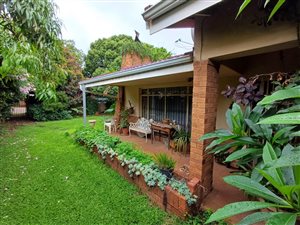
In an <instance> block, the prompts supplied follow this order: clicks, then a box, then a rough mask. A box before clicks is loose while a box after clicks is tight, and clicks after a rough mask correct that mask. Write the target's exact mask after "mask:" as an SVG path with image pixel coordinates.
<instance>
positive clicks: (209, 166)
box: [190, 60, 218, 197]
mask: <svg viewBox="0 0 300 225" xmlns="http://www.w3.org/2000/svg"><path fill="white" fill-rule="evenodd" d="M217 97H218V72H217V70H216V68H215V67H214V65H213V64H212V62H211V61H209V60H204V61H194V78H193V108H192V134H191V154H190V178H198V179H199V180H200V185H201V186H202V188H204V192H203V197H204V196H205V195H207V194H208V193H209V192H210V191H211V189H212V180H213V156H212V155H208V154H206V152H205V148H206V146H207V144H208V141H205V142H203V141H202V142H200V141H198V140H199V138H200V137H201V136H202V135H203V134H205V133H208V132H211V131H214V130H215V125H216V117H217Z"/></svg>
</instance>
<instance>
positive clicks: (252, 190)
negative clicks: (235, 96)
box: [206, 85, 300, 225]
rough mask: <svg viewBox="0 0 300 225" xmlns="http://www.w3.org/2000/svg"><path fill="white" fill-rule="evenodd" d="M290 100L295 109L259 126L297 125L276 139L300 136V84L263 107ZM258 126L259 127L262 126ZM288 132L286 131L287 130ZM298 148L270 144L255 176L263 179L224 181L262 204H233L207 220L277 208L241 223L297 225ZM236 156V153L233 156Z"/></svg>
mask: <svg viewBox="0 0 300 225" xmlns="http://www.w3.org/2000/svg"><path fill="white" fill-rule="evenodd" d="M287 99H292V100H294V102H295V104H294V106H292V108H289V109H288V111H286V112H284V113H280V112H278V114H277V115H274V116H271V117H268V118H265V119H263V120H262V121H260V122H259V124H276V125H284V124H296V126H298V127H297V129H296V131H295V132H294V131H292V129H288V128H287V127H286V129H287V130H282V131H281V132H279V131H278V132H277V133H275V134H272V137H273V138H275V137H278V136H279V134H281V133H283V132H285V133H287V135H288V136H292V137H294V136H300V132H299V124H300V110H299V101H298V100H299V99H300V85H296V86H295V85H291V86H289V87H287V88H285V89H282V90H278V91H276V92H274V93H273V94H272V95H271V96H267V97H265V98H264V99H263V100H262V101H261V102H259V103H258V104H259V105H272V104H274V103H276V102H280V101H284V100H287ZM259 124H255V125H259ZM283 129H285V128H283ZM294 144H295V145H296V146H298V147H293V146H292V145H291V144H286V145H285V146H284V148H282V149H279V151H278V149H275V148H274V143H270V142H269V141H266V143H265V145H264V147H263V151H262V156H261V157H262V163H261V164H260V166H257V167H256V168H255V169H254V170H253V173H252V174H255V172H256V174H259V175H260V176H261V177H262V178H263V180H261V179H255V178H254V177H251V178H249V177H246V176H240V175H235V176H228V177H225V178H224V181H225V182H226V183H228V184H230V185H233V186H235V187H237V188H239V189H241V190H244V191H245V192H246V193H248V194H249V195H252V196H254V197H256V198H259V199H261V200H262V201H244V202H236V203H231V204H229V205H226V206H224V207H223V208H221V209H219V210H217V211H216V212H215V213H214V214H213V215H211V217H210V218H209V219H208V220H207V221H206V223H210V222H213V221H217V220H221V219H225V218H228V217H231V216H234V215H237V214H240V213H244V212H248V211H253V210H261V209H269V208H275V211H274V212H272V211H270V210H267V211H266V212H255V213H253V214H250V215H249V216H247V217H245V218H244V219H243V220H242V221H240V222H239V223H238V224H243V225H247V224H255V223H258V222H261V221H267V223H266V224H270V225H271V224H272V225H273V224H286V225H294V224H296V220H297V219H299V217H300V147H299V142H295V143H294ZM233 154H234V153H233Z"/></svg>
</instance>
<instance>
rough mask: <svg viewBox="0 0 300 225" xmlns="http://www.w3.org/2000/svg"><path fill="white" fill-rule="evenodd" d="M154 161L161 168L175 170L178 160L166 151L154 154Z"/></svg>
mask: <svg viewBox="0 0 300 225" xmlns="http://www.w3.org/2000/svg"><path fill="white" fill-rule="evenodd" d="M153 160H154V162H155V163H156V164H157V165H158V167H159V168H160V169H165V170H174V168H175V164H176V161H175V160H174V159H173V158H172V157H169V156H168V155H167V154H166V153H158V154H155V155H154V156H153Z"/></svg>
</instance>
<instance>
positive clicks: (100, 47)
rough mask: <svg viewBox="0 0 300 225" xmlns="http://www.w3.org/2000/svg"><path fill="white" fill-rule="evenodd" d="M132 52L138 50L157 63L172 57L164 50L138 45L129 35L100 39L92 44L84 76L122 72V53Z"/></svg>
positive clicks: (142, 44) (86, 60)
mask: <svg viewBox="0 0 300 225" xmlns="http://www.w3.org/2000/svg"><path fill="white" fill-rule="evenodd" d="M132 50H137V52H138V53H139V54H141V55H142V56H149V57H150V58H152V59H153V60H155V61H156V60H160V59H164V58H167V57H169V56H170V53H169V52H167V50H166V49H164V48H155V47H153V46H152V45H148V44H144V43H137V42H135V41H134V40H133V39H132V38H131V37H130V36H127V35H114V36H112V37H110V38H102V39H98V40H96V41H95V42H93V43H92V44H91V47H90V50H89V52H88V54H87V56H86V59H85V68H84V75H85V76H87V77H92V76H97V75H101V74H105V73H110V72H115V71H118V70H120V68H121V62H122V53H123V52H126V51H132Z"/></svg>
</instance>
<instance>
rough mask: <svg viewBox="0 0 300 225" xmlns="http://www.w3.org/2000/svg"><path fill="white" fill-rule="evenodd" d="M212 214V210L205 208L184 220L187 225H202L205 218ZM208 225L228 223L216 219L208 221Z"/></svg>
mask: <svg viewBox="0 0 300 225" xmlns="http://www.w3.org/2000/svg"><path fill="white" fill-rule="evenodd" d="M212 214H213V212H212V210H210V209H207V210H203V211H200V213H198V214H197V216H189V217H188V218H187V220H186V222H185V224H187V225H203V224H205V222H206V221H207V219H208V218H209V217H210V216H211V215H212ZM210 225H228V223H226V222H225V221H216V222H212V223H210Z"/></svg>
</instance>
